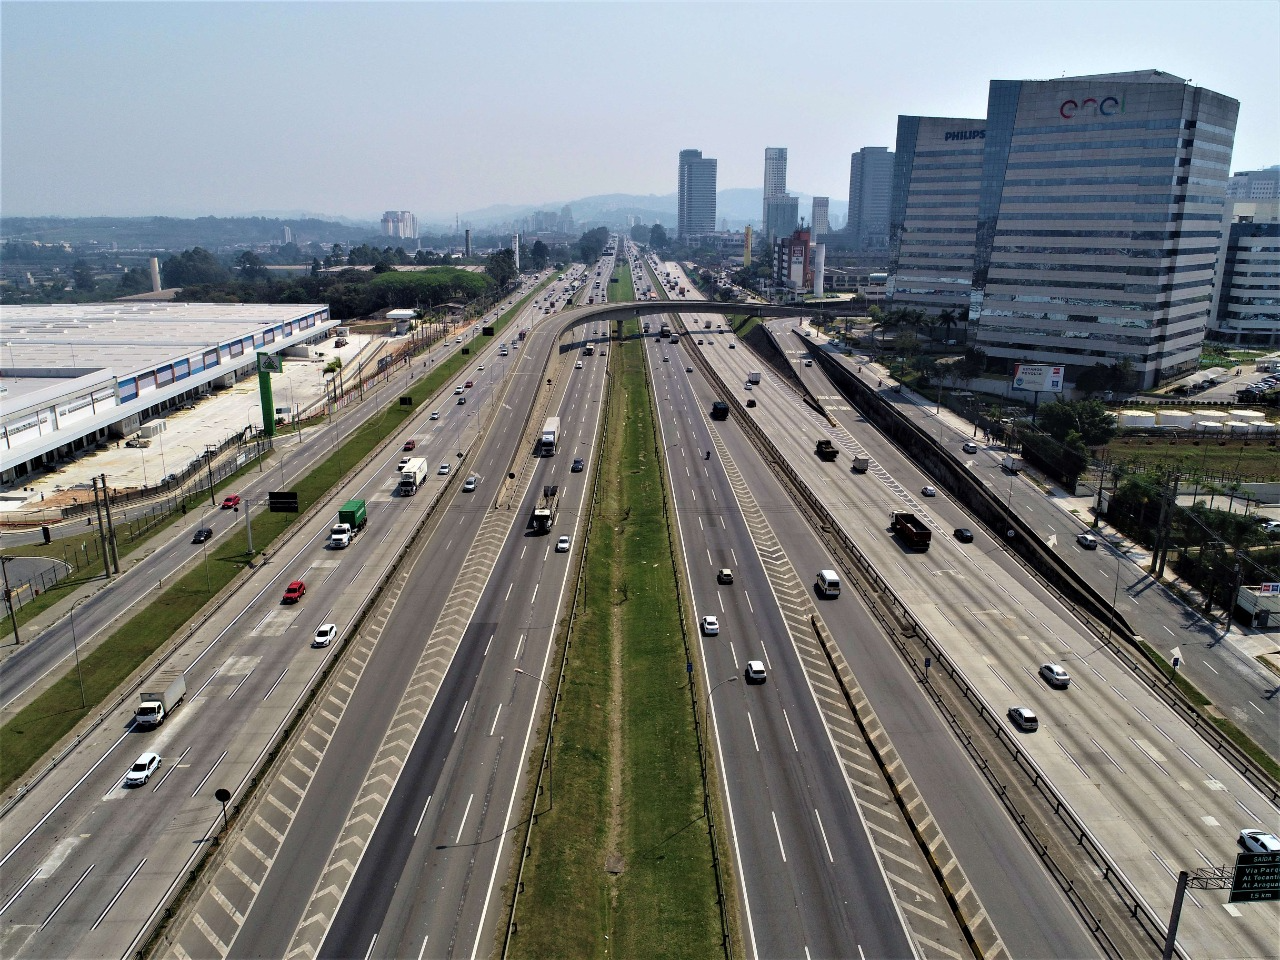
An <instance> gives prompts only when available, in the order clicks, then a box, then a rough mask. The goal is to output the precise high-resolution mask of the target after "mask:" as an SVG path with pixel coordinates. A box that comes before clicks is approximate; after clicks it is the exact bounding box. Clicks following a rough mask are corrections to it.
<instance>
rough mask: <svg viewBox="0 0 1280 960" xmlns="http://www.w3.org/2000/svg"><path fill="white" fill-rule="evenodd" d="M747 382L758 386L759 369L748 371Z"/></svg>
mask: <svg viewBox="0 0 1280 960" xmlns="http://www.w3.org/2000/svg"><path fill="white" fill-rule="evenodd" d="M747 383H749V384H752V385H753V386H759V385H760V371H758V370H752V371H751V372H750V373H748V374H747Z"/></svg>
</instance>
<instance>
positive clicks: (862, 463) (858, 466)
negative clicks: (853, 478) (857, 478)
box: [850, 457, 871, 473]
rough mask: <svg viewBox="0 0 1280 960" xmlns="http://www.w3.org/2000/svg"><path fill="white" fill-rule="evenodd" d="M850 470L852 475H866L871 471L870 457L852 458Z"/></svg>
mask: <svg viewBox="0 0 1280 960" xmlns="http://www.w3.org/2000/svg"><path fill="white" fill-rule="evenodd" d="M850 469H851V470H852V471H853V472H854V473H866V472H867V471H868V470H870V469H871V458H870V457H854V458H853V466H852V467H850Z"/></svg>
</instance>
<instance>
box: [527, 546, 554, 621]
mask: <svg viewBox="0 0 1280 960" xmlns="http://www.w3.org/2000/svg"><path fill="white" fill-rule="evenodd" d="M547 549H548V550H550V549H551V548H550V547H548V548H547ZM539 586H540V584H537V583H535V584H534V585H533V596H532V597H530V598H529V606H533V605H534V603H535V602H537V599H538V587H539Z"/></svg>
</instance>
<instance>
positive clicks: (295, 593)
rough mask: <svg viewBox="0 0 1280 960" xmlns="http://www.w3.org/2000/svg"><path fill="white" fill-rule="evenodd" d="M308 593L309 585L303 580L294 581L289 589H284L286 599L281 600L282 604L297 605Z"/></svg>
mask: <svg viewBox="0 0 1280 960" xmlns="http://www.w3.org/2000/svg"><path fill="white" fill-rule="evenodd" d="M306 592H307V585H306V584H305V583H303V582H302V581H301V580H294V581H293V582H292V583H290V584H289V585H288V586H287V587H285V588H284V597H282V598H281V600H280V602H281V603H297V602H298V601H299V600H301V599H302V596H303V594H305V593H306Z"/></svg>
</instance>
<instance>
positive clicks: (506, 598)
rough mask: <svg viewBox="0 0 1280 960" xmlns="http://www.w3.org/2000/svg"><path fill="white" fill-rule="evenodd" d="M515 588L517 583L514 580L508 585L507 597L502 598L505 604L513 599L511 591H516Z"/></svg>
mask: <svg viewBox="0 0 1280 960" xmlns="http://www.w3.org/2000/svg"><path fill="white" fill-rule="evenodd" d="M515 586H516V582H515V581H514V580H512V581H511V582H510V583H509V584H507V595H506V596H505V597H503V598H502V602H503V603H506V602H507V601H508V600H510V599H511V591H512V590H514V589H515Z"/></svg>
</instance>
